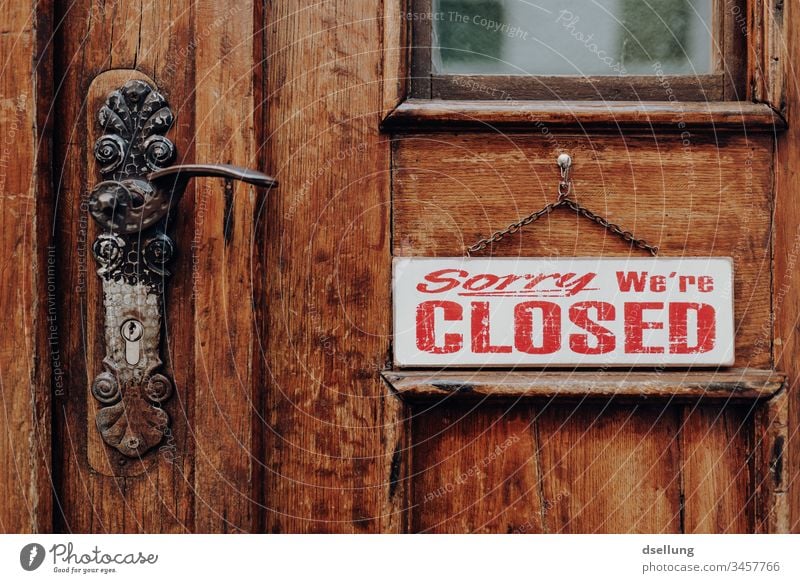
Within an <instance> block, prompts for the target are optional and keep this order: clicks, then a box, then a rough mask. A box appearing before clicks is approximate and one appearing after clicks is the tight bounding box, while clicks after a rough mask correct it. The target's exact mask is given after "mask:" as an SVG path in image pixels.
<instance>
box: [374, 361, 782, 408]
mask: <svg viewBox="0 0 800 583" xmlns="http://www.w3.org/2000/svg"><path fill="white" fill-rule="evenodd" d="M383 378H384V379H386V382H387V383H389V384H390V386H391V387H392V390H394V391H395V392H396V393H397V395H398V396H399V397H400V398H402V399H404V400H407V401H409V402H417V401H424V402H437V401H442V402H446V401H454V400H458V401H460V400H464V399H467V400H472V401H475V400H499V399H502V400H504V401H509V400H510V401H516V400H519V399H543V398H544V399H552V398H569V399H604V400H605V399H610V398H617V399H619V398H638V399H642V400H646V399H651V400H652V399H670V400H682V401H685V400H690V401H692V402H695V401H697V400H698V399H701V398H702V399H712V400H722V401H731V400H733V401H742V400H745V401H749V402H752V401H754V400H757V399H770V398H772V397H773V396H774V395H775V394H776V393H777V392H778V391H780V390H781V388H782V387H783V385H784V383H785V381H786V377H785V375H782V374H776V373H774V372H772V371H769V370H758V369H723V370H720V371H691V372H685V371H679V370H675V371H670V370H666V371H663V370H662V371H652V372H648V371H647V370H636V371H623V372H616V371H601V372H592V371H581V372H575V371H568V370H564V371H559V372H554V371H519V370H516V371H512V372H509V371H486V370H483V371H410V372H404V371H392V372H385V373H383Z"/></svg>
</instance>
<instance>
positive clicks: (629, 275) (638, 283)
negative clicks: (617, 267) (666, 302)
mask: <svg viewBox="0 0 800 583" xmlns="http://www.w3.org/2000/svg"><path fill="white" fill-rule="evenodd" d="M646 281H647V272H646V271H642V272H639V273H636V272H635V271H618V272H617V285H619V291H622V292H629V291H631V286H633V289H634V291H637V292H641V291H644V284H645V282H646Z"/></svg>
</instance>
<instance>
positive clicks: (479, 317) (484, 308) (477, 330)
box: [472, 302, 511, 354]
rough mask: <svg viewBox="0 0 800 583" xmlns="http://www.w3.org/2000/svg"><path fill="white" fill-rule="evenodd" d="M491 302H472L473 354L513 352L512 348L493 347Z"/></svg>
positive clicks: (505, 346) (503, 346)
mask: <svg viewBox="0 0 800 583" xmlns="http://www.w3.org/2000/svg"><path fill="white" fill-rule="evenodd" d="M489 314H490V311H489V302H472V352H474V353H476V354H487V353H494V354H497V353H502V352H511V346H507V345H498V346H494V345H492V341H491V340H490V338H489Z"/></svg>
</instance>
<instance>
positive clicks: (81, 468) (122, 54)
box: [54, 0, 194, 532]
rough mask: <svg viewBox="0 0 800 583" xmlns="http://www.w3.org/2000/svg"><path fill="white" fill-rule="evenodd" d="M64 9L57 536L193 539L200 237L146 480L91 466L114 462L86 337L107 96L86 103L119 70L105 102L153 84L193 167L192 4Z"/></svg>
mask: <svg viewBox="0 0 800 583" xmlns="http://www.w3.org/2000/svg"><path fill="white" fill-rule="evenodd" d="M58 8H59V10H61V12H59V13H58V14H57V21H58V22H60V23H61V25H60V27H59V29H58V31H57V35H56V39H55V42H56V44H57V46H58V47H59V50H58V51H56V53H55V61H56V62H55V75H56V79H57V82H58V85H59V87H60V93H59V97H58V101H57V103H56V105H55V108H56V110H57V111H58V116H57V117H56V122H55V128H54V135H55V144H54V160H55V165H56V169H55V174H54V175H55V176H56V177H58V180H57V182H56V192H57V196H58V206H57V211H56V228H57V242H58V245H57V248H58V253H59V254H58V281H59V284H60V288H59V310H58V317H59V321H60V322H62V323H68V324H69V327H68V330H69V333H68V334H66V333H65V334H64V335H63V337H62V339H61V340H62V343H61V350H62V353H63V354H64V360H65V362H66V363H67V364H66V365H65V371H66V372H65V382H64V390H63V394H62V395H59V396H58V399H57V401H56V403H55V415H54V417H55V427H56V432H57V439H56V443H57V444H58V449H57V451H56V452H55V456H54V458H55V465H56V468H57V470H58V471H57V486H58V496H59V499H58V500H57V502H58V507H59V513H58V516H57V524H56V528H57V530H64V531H74V532H184V531H187V530H192V528H193V516H192V511H193V505H192V504H191V500H192V487H191V478H190V476H191V473H192V451H191V442H190V441H189V433H188V431H187V425H188V423H187V419H188V411H189V404H190V403H191V395H190V393H189V390H190V388H191V385H192V383H191V382H190V380H191V378H190V376H189V373H190V372H191V369H192V355H191V349H190V347H191V344H190V343H189V342H188V341H187V340H188V339H189V338H190V335H189V329H188V328H186V327H184V328H182V327H181V326H185V324H184V323H190V322H191V321H192V317H191V313H192V304H191V301H189V294H186V295H184V293H183V291H182V290H183V289H187V284H188V283H189V282H190V281H191V264H187V263H186V262H185V256H184V255H183V252H182V249H181V246H182V244H183V242H185V241H186V242H188V241H191V240H192V236H191V232H189V231H188V230H187V224H186V222H185V221H184V220H183V218H179V219H178V220H177V221H175V224H174V225H173V226H172V227H173V230H172V233H173V238H174V240H175V241H177V242H178V247H179V252H178V257H177V258H176V260H175V263H174V271H175V275H174V276H173V277H172V278H171V280H170V283H169V291H168V292H167V298H168V299H167V311H166V315H165V328H166V332H165V335H164V338H166V340H165V342H164V346H165V347H166V348H165V350H164V351H163V352H162V358H163V359H164V360H165V366H164V370H165V371H166V373H167V374H168V375H169V376H171V377H172V378H173V379H174V381H175V386H176V394H175V395H174V396H173V397H172V398H171V399H170V400H169V401H168V402H167V404H166V409H167V411H168V413H169V414H170V417H171V419H172V425H171V430H172V432H173V435H172V436H171V437H170V438H168V439H167V440H166V441H165V442H164V445H165V446H166V447H167V449H166V450H163V451H155V452H153V453H152V454H151V455H152V457H151V458H150V460H149V462H148V464H152V465H148V466H147V468H146V471H144V472H143V473H141V474H139V475H136V476H124V475H121V474H124V473H125V472H117V475H103V473H100V472H96V471H94V469H93V468H92V466H91V464H90V461H89V458H90V457H93V459H94V460H95V461H97V460H102V459H103V457H104V456H105V453H106V452H105V450H100V451H98V450H97V449H95V448H104V447H105V446H104V445H102V444H101V443H98V442H96V441H95V440H93V439H90V437H92V436H93V434H92V433H91V432H93V431H96V429H94V427H93V419H92V418H93V413H92V412H91V411H89V410H88V408H87V393H88V391H89V387H88V386H87V378H88V376H89V374H90V371H91V370H92V369H93V367H95V366H96V365H97V364H98V363H97V362H95V360H96V357H95V355H100V354H103V347H102V346H98V343H101V342H102V341H101V340H100V338H99V337H98V335H94V336H93V335H91V334H86V331H87V330H91V329H93V327H94V326H96V324H97V321H96V320H97V318H98V310H97V307H98V302H99V301H100V298H99V296H98V292H97V286H96V285H94V284H95V283H96V281H95V279H94V278H96V277H97V276H96V274H95V265H94V260H93V258H92V256H91V237H92V232H93V226H92V225H91V222H90V221H91V219H90V218H89V216H88V213H87V209H86V205H85V202H86V201H85V197H86V196H87V194H88V192H89V190H90V189H91V187H92V186H93V185H94V184H96V183H97V182H98V181H99V180H100V179H101V177H100V176H99V175H95V173H94V171H93V166H91V165H89V164H87V160H88V159H89V157H90V156H91V149H92V147H93V144H90V143H88V140H87V139H86V136H87V128H89V127H90V124H96V118H95V116H96V107H97V106H98V105H99V103H97V100H98V99H99V100H101V98H102V93H103V91H102V90H100V89H99V88H98V89H97V91H98V92H97V94H96V96H95V97H96V99H95V98H93V99H92V100H91V102H87V96H88V93H89V90H90V86H91V83H92V80H93V79H98V83H101V82H102V78H101V77H99V75H100V74H101V73H103V72H104V71H106V70H107V69H109V68H111V67H114V68H115V69H120V70H118V71H115V72H114V73H109V74H108V75H110V77H109V78H108V79H109V82H110V85H111V86H109V87H107V88H106V92H107V91H111V90H113V89H116V88H117V84H119V83H121V82H124V80H125V79H126V78H127V77H128V73H126V71H124V70H123V69H127V70H129V71H130V70H134V69H135V70H137V71H141V72H142V73H144V74H146V75H148V76H149V77H150V78H152V79H153V80H154V81H155V83H156V85H157V86H158V88H159V89H160V90H161V91H162V92H163V93H164V94H165V95H166V97H167V99H168V101H169V102H170V105H171V106H172V109H173V111H174V113H175V116H176V120H177V122H176V124H175V126H174V127H173V129H172V130H171V131H170V133H169V137H170V138H171V139H172V141H173V142H174V143H175V144H176V147H177V149H178V152H179V155H182V156H186V155H187V154H188V155H191V151H192V150H191V143H192V134H191V130H192V125H193V121H194V119H193V107H191V106H189V107H188V108H187V106H186V103H187V102H188V101H187V97H188V96H190V95H191V92H192V90H193V67H192V57H191V48H187V47H191V42H190V41H191V39H192V19H191V16H192V13H191V4H190V3H189V2H172V3H162V2H157V1H156V0H139V1H138V2H129V3H124V2H116V1H112V2H107V3H105V4H97V3H93V2H89V1H88V0H82V1H78V2H75V3H71V4H65V5H60V6H59V7H58ZM130 75H131V76H132V75H134V73H130ZM186 198H188V199H189V200H188V203H187V200H186ZM181 208H182V209H191V193H187V194H186V195H185V199H184V201H183V202H182V203H181ZM90 306H91V308H92V309H91V310H90V309H89V307H90ZM90 344H91V346H90ZM174 355H180V356H179V357H178V358H174ZM187 387H189V390H187ZM90 417H92V418H90ZM90 448H93V449H92V451H91V452H90V450H89V449H90ZM106 469H108V468H106ZM106 473H107V474H114V473H115V472H113V471H107V472H106Z"/></svg>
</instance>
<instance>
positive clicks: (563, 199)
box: [466, 171, 658, 257]
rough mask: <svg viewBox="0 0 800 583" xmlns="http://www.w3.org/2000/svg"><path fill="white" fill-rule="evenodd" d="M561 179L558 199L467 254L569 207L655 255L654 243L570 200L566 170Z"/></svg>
mask: <svg viewBox="0 0 800 583" xmlns="http://www.w3.org/2000/svg"><path fill="white" fill-rule="evenodd" d="M561 176H562V178H561V181H560V182H559V184H558V201H556V202H551V203H550V204H548V205H545V206H544V207H542V208H541V209H539V210H538V211H536V212H533V213H531V214H529V215H528V216H527V217H524V218H523V219H520V220H519V221H517V222H516V223H511V224H510V225H509V226H508V227H506V228H505V229H503V230H502V231H496V232H494V233H492V234H491V235H490V236H489V237H487V238H485V239H480V240H479V241H477V242H475V243H474V244H473V245H471V246H469V247H467V249H466V252H467V256H470V255H472V254H473V253H477V252H479V251H483V250H484V249H486V247H488V246H489V245H491V244H493V243H497V242H498V241H500V240H501V239H503V238H504V237H505V236H506V235H513V234H514V233H516V232H517V231H519V230H520V229H522V228H523V227H525V226H527V225H530V224H531V223H533V222H535V221H538V220H539V219H541V218H542V217H544V216H546V215H549V214H550V213H552V212H553V211H554V210H556V209H557V208H559V207H565V208H569V209H571V210H573V211H575V212H576V213H578V214H579V215H581V216H583V217H586V218H587V219H589V220H590V221H593V222H595V223H597V224H598V225H600V226H601V227H603V228H604V229H607V230H608V231H610V232H611V233H614V234H615V235H617V236H618V237H620V238H622V239H623V240H624V241H626V242H628V243H630V244H631V245H633V246H634V247H636V248H638V249H642V250H644V251H647V252H649V253H650V254H651V255H652V256H654V257H655V256H656V255H657V254H658V247H657V246H655V245H650V244H649V243H648V242H647V241H645V240H644V239H637V238H636V237H635V236H634V235H633V233H631V232H630V231H626V230H624V229H623V228H622V227H620V226H619V225H617V224H614V223H611V222H609V221H608V219H606V218H604V217H601V216H600V215H596V214H595V213H593V212H592V211H590V210H589V209H587V208H586V207H584V206H581V205H580V204H579V203H578V202H576V201H574V200H572V199H571V198H570V195H571V194H572V182H571V181H570V180H569V174H568V172H564V171H562V173H561Z"/></svg>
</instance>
